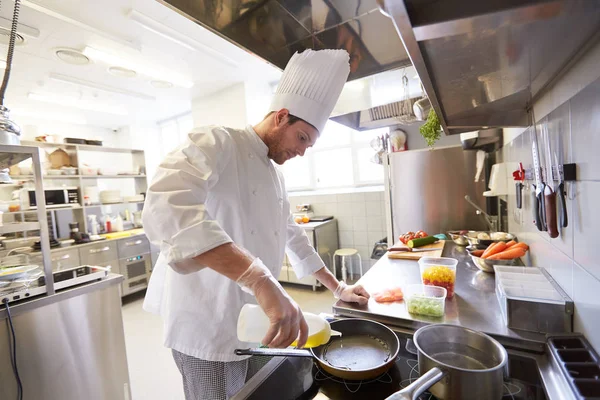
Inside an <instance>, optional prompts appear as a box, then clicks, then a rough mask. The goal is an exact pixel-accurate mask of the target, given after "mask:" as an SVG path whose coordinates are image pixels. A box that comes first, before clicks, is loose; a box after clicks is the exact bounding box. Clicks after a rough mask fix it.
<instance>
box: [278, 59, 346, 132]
mask: <svg viewBox="0 0 600 400" xmlns="http://www.w3.org/2000/svg"><path fill="white" fill-rule="evenodd" d="M349 61H350V56H349V55H348V52H347V51H346V50H318V51H315V50H304V51H303V52H302V53H296V54H294V55H293V56H292V58H291V59H290V61H289V62H288V64H287V66H286V67H285V70H284V71H283V76H282V77H281V80H280V81H279V85H278V86H277V91H276V92H275V95H274V97H273V101H272V102H271V108H270V110H269V111H279V110H281V109H282V108H287V109H288V110H289V112H290V114H291V115H294V116H296V117H298V118H301V119H303V120H304V121H306V122H308V123H309V124H311V125H312V126H314V127H315V128H317V130H318V131H319V132H323V128H324V127H325V123H326V122H327V119H329V116H330V115H331V111H333V107H334V106H335V103H337V101H338V98H339V97H340V93H341V92H342V88H343V87H344V83H346V79H348V74H349V73H350V63H349Z"/></svg>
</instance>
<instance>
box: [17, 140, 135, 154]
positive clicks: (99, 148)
mask: <svg viewBox="0 0 600 400" xmlns="http://www.w3.org/2000/svg"><path fill="white" fill-rule="evenodd" d="M21 144H23V145H27V146H38V147H49V148H57V149H58V148H61V149H69V150H81V151H99V152H104V153H143V152H144V150H140V149H124V148H119V147H105V146H96V145H93V144H72V143H46V142H35V141H30V140H29V141H28V140H23V141H21Z"/></svg>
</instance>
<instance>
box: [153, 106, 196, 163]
mask: <svg viewBox="0 0 600 400" xmlns="http://www.w3.org/2000/svg"><path fill="white" fill-rule="evenodd" d="M158 126H159V127H160V152H161V158H162V157H164V156H166V155H167V153H169V152H170V151H172V150H173V149H175V148H176V147H177V146H179V145H180V144H182V143H183V142H184V141H185V139H187V135H188V133H190V132H191V130H192V128H193V127H194V121H193V119H192V113H187V114H184V115H180V116H178V117H174V118H170V119H168V120H166V121H163V122H160V123H159V124H158Z"/></svg>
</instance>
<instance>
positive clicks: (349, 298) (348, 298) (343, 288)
mask: <svg viewBox="0 0 600 400" xmlns="http://www.w3.org/2000/svg"><path fill="white" fill-rule="evenodd" d="M333 295H334V296H335V298H336V299H340V300H342V301H345V302H347V303H358V304H360V305H365V304H367V303H368V302H369V297H371V295H369V293H368V292H367V291H366V290H365V288H364V287H362V285H350V286H348V285H346V283H345V282H340V283H339V285H338V287H337V289H336V290H335V292H333Z"/></svg>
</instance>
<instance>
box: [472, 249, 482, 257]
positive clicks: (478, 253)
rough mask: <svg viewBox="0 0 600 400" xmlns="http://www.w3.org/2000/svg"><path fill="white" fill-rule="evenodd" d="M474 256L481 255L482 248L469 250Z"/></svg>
mask: <svg viewBox="0 0 600 400" xmlns="http://www.w3.org/2000/svg"><path fill="white" fill-rule="evenodd" d="M471 254H472V255H474V256H475V257H481V256H482V255H483V250H474V251H472V252H471Z"/></svg>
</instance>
